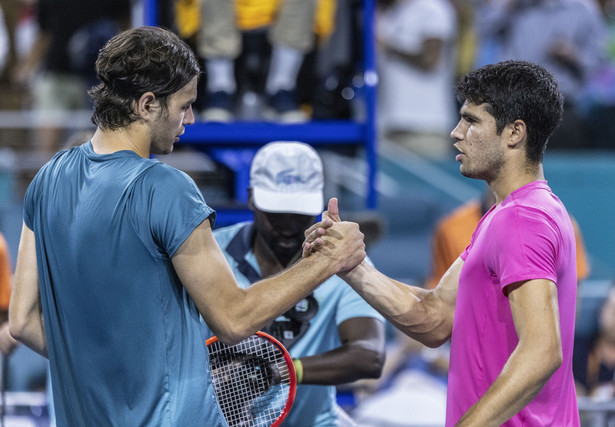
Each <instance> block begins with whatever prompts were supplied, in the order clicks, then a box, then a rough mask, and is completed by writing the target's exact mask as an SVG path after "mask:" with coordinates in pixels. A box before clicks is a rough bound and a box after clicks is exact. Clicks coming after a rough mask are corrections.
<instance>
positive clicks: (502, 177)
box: [488, 163, 545, 203]
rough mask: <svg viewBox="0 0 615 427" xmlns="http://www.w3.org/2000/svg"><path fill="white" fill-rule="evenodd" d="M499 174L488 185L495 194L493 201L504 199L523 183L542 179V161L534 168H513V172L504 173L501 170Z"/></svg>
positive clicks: (498, 201) (543, 177) (497, 201)
mask: <svg viewBox="0 0 615 427" xmlns="http://www.w3.org/2000/svg"><path fill="white" fill-rule="evenodd" d="M502 172H503V173H500V174H499V176H498V177H497V178H496V179H494V180H493V181H491V182H489V183H488V184H489V187H491V190H493V193H494V194H495V199H496V200H495V202H496V203H500V202H502V200H504V199H506V198H507V197H508V196H509V195H510V193H512V192H513V191H515V190H516V189H518V188H521V187H523V186H524V185H527V184H529V183H530V182H534V181H542V180H544V179H545V176H544V171H543V168H542V163H540V164H539V165H538V166H537V167H535V168H531V169H530V168H515V169H514V172H511V173H506V172H507V171H506V170H504V171H502Z"/></svg>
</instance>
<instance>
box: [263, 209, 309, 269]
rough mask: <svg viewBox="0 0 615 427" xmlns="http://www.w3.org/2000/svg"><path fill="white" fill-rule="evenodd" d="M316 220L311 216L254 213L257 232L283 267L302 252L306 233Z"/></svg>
mask: <svg viewBox="0 0 615 427" xmlns="http://www.w3.org/2000/svg"><path fill="white" fill-rule="evenodd" d="M315 219H316V218H315V217H313V216H310V215H299V214H289V213H270V212H262V211H259V210H255V211H254V226H255V227H256V231H257V232H258V233H259V234H260V236H261V238H262V239H263V241H264V242H265V243H266V244H267V246H268V247H269V248H270V249H271V251H272V252H273V253H274V254H275V256H276V257H277V259H278V261H280V263H281V264H282V265H283V266H286V265H288V262H290V260H291V259H292V258H294V257H295V255H297V253H298V252H299V251H300V250H301V245H302V244H303V241H304V240H305V236H304V232H305V230H306V229H307V228H308V227H309V226H310V225H312V224H313V223H314V221H315Z"/></svg>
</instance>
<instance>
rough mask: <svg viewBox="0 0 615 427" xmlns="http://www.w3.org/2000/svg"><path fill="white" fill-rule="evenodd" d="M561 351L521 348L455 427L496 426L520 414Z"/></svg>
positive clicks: (542, 345) (552, 369)
mask: <svg viewBox="0 0 615 427" xmlns="http://www.w3.org/2000/svg"><path fill="white" fill-rule="evenodd" d="M561 357H562V356H561V349H560V348H559V347H557V346H550V345H549V344H548V343H536V344H535V345H530V344H526V345H523V344H520V345H518V346H517V348H516V349H515V351H514V352H513V354H512V355H511V356H510V358H509V359H508V362H507V363H506V365H504V368H503V369H502V372H501V373H500V375H499V376H498V378H497V379H496V381H495V382H494V383H493V384H492V386H491V387H490V388H489V390H487V392H486V393H485V394H484V395H483V396H482V397H481V399H480V400H479V401H478V402H477V403H476V404H474V405H473V406H472V407H471V408H470V409H469V410H468V412H466V414H465V415H464V416H463V417H462V418H461V420H460V421H459V423H458V424H457V426H459V427H468V426H499V425H502V424H503V423H504V422H506V421H508V420H509V419H510V418H512V417H513V416H514V415H516V414H517V413H519V411H521V410H522V409H523V408H524V407H525V406H526V405H527V404H528V403H530V402H531V401H532V399H534V397H536V395H537V394H538V393H539V392H540V390H542V388H543V387H544V385H545V384H546V383H547V381H548V380H549V378H551V376H552V375H553V373H554V372H555V371H556V370H557V369H558V368H559V366H560V365H561V362H562V360H561Z"/></svg>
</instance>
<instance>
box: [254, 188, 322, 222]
mask: <svg viewBox="0 0 615 427" xmlns="http://www.w3.org/2000/svg"><path fill="white" fill-rule="evenodd" d="M252 199H253V201H254V205H255V206H256V207H257V208H258V210H261V211H263V212H275V213H295V214H300V215H311V216H317V215H320V214H321V213H322V211H323V208H324V199H323V196H322V192H320V191H318V192H315V193H299V192H294V193H278V192H273V191H267V190H263V189H262V188H256V187H255V188H253V189H252Z"/></svg>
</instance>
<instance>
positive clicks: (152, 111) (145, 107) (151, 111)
mask: <svg viewBox="0 0 615 427" xmlns="http://www.w3.org/2000/svg"><path fill="white" fill-rule="evenodd" d="M159 112H160V101H159V100H158V98H156V95H154V93H153V92H145V93H144V94H143V95H141V97H140V98H139V100H138V101H137V114H138V115H139V117H141V118H142V119H143V120H146V121H147V120H151V119H152V118H154V117H156V116H157V115H158V113H159Z"/></svg>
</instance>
